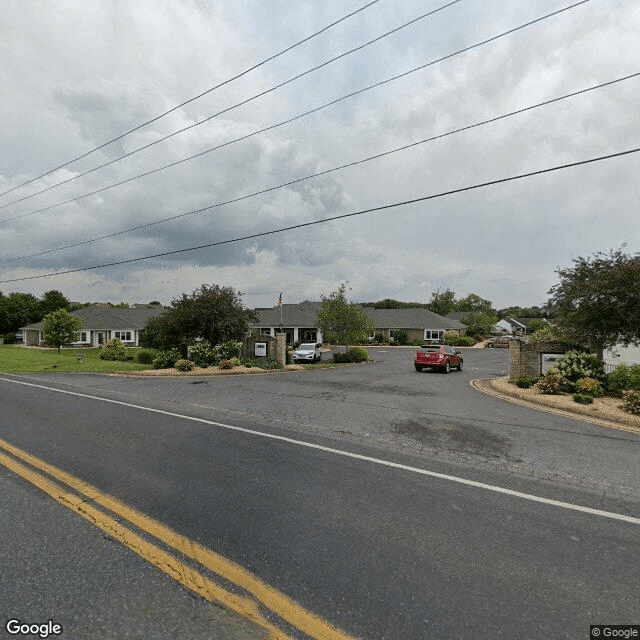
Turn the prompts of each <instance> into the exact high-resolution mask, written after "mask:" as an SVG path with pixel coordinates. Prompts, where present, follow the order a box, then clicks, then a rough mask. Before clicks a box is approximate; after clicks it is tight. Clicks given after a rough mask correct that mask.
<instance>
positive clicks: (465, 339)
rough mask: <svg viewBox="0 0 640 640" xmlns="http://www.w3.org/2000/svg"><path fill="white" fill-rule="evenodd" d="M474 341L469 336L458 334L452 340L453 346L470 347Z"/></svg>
mask: <svg viewBox="0 0 640 640" xmlns="http://www.w3.org/2000/svg"><path fill="white" fill-rule="evenodd" d="M475 343H476V341H475V340H474V339H473V338H472V337H471V336H458V337H457V338H456V339H455V340H454V342H453V346H454V347H471V346H473V345H474V344H475Z"/></svg>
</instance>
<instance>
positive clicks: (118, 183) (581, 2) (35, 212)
mask: <svg viewBox="0 0 640 640" xmlns="http://www.w3.org/2000/svg"><path fill="white" fill-rule="evenodd" d="M589 1H590V0H581V1H580V2H576V3H574V4H572V5H569V6H567V7H564V8H562V9H559V10H557V11H553V12H552V13H548V14H545V15H544V16H540V17H539V18H536V19H534V20H530V21H529V22H526V23H524V24H521V25H519V26H517V27H514V28H512V29H509V30H507V31H503V32H502V33H499V34H497V35H495V36H492V37H490V38H487V39H485V40H482V41H480V42H477V43H475V44H473V45H469V46H468V47H464V48H462V49H458V50H457V51H454V52H453V53H449V54H447V55H445V56H442V57H440V58H437V59H435V60H431V61H430V62H427V63H425V64H422V65H419V66H417V67H414V68H412V69H409V70H408V71H405V72H403V73H400V74H398V75H395V76H392V77H390V78H387V79H385V80H381V81H379V82H376V83H375V84H372V85H369V86H367V87H364V88H362V89H359V90H357V91H353V92H351V93H348V94H346V95H344V96H341V97H340V98H337V99H336V100H333V101H331V102H328V103H326V104H324V105H321V106H320V107H316V108H315V109H312V110H309V111H307V112H304V113H302V114H299V115H298V116H295V117H293V118H290V119H288V120H285V121H283V122H281V123H278V124H276V125H272V126H271V127H266V128H264V129H261V130H259V131H255V132H253V133H251V134H248V135H246V136H243V137H241V138H238V139H236V140H231V141H228V142H226V143H223V144H221V145H218V146H216V147H213V148H210V149H206V150H204V151H202V152H200V153H197V154H195V155H192V156H188V157H186V158H182V159H181V160H176V161H175V162H172V163H170V164H167V165H162V166H160V167H157V168H155V169H152V170H150V171H146V172H144V173H140V174H138V175H135V176H131V177H130V178H126V179H124V180H121V181H119V182H115V183H112V184H110V185H107V186H105V187H101V188H100V189H95V190H94V191H90V192H88V193H84V194H82V195H80V196H77V197H75V198H70V199H68V200H64V201H62V202H58V203H56V204H53V205H49V206H47V207H42V208H41V209H36V210H35V211H30V212H28V213H23V214H19V215H17V216H12V217H11V218H5V219H3V220H0V224H3V223H5V222H12V221H14V220H20V219H22V218H26V217H29V216H32V215H36V214H38V213H44V212H45V211H50V210H51V209H54V208H56V207H60V206H63V205H66V204H71V203H73V202H77V201H78V200H82V199H84V198H88V197H90V196H93V195H97V194H99V193H103V192H104V191H108V190H109V189H113V188H116V187H120V186H122V185H124V184H128V183H129V182H133V181H134V180H138V179H139V178H143V177H146V176H149V175H153V174H154V173H158V172H160V171H163V170H165V169H168V168H171V167H175V166H177V165H179V164H182V163H184V162H187V161H189V160H193V159H195V158H199V157H201V156H203V155H206V154H207V153H211V152H212V151H215V150H217V149H220V148H222V147H225V146H228V145H230V144H233V143H234V142H238V141H241V140H245V139H247V138H250V137H252V136H254V135H257V134H259V133H262V132H264V131H268V130H270V129H273V128H276V127H279V126H282V125H283V124H288V123H290V122H293V121H295V120H298V119H300V118H303V117H305V116H307V115H310V114H312V113H315V112H317V111H320V110H321V109H324V108H326V107H329V106H332V105H334V104H337V103H338V102H341V101H343V100H346V99H347V98H351V97H353V96H356V95H359V94H361V93H364V92H366V91H369V90H371V89H374V88H376V87H379V86H382V85H384V84H388V83H390V82H393V81H395V80H399V79H401V78H404V77H406V76H408V75H410V74H412V73H416V72H417V71H421V70H423V69H426V68H428V67H430V66H433V65H435V64H438V63H440V62H443V61H445V60H448V59H450V58H453V57H454V56H458V55H461V54H462V53H466V52H468V51H471V50H472V49H476V48H478V47H481V46H483V45H485V44H488V43H490V42H493V41H495V40H498V39H500V38H503V37H506V36H507V35H510V34H512V33H514V32H516V31H519V30H521V29H524V28H526V27H529V26H532V25H534V24H536V23H538V22H541V21H542V20H547V19H548V18H551V17H553V16H556V15H558V14H560V13H563V12H565V11H568V10H570V9H573V8H575V7H578V6H580V5H583V4H585V3H587V2H589ZM445 6H448V5H445ZM442 8H443V7H440V8H439V9H437V10H436V11H439V10H441V9H442ZM425 15H427V14H425ZM417 19H419V18H417ZM324 64H327V63H324ZM305 73H307V72H305ZM296 77H299V76H296ZM291 80H292V79H290V80H287V81H286V82H290V81H291ZM278 86H282V85H278ZM271 90H272V89H270V90H269V91H271ZM258 95H262V94H258ZM255 97H256V96H254V98H255ZM252 99H253V98H250V99H249V100H252ZM240 104H244V103H240ZM235 106H238V105H235ZM231 108H235V107H231ZM220 113H224V112H220ZM216 115H220V114H216ZM213 117H215V116H210V118H213ZM210 118H209V119H210ZM203 122H204V121H203ZM197 124H201V123H197ZM191 126H197V125H191ZM181 131H183V130H181ZM175 133H178V132H174V134H171V135H175ZM156 142H160V140H158V141H156ZM152 144H154V143H152ZM148 146H151V145H148ZM123 157H124V156H123ZM119 159H122V158H119ZM119 159H116V160H114V161H113V162H116V161H117V160H119ZM107 164H110V163H106V164H105V165H102V166H107ZM98 168H100V167H98ZM87 173H90V172H87ZM82 175H86V174H82ZM78 177H80V176H78ZM60 184H62V183H60ZM55 186H57V185H54V187H55ZM51 188H53V187H51ZM38 193H41V192H38ZM33 195H36V194H33ZM28 197H31V196H28ZM24 199H26V198H24ZM16 202H19V201H17V200H16V201H15V202H13V203H8V204H5V205H3V206H0V209H3V208H5V207H7V206H9V205H10V204H15V203H16Z"/></svg>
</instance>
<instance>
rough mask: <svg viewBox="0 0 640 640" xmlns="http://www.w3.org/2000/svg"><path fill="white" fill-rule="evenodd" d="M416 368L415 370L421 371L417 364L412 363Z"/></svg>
mask: <svg viewBox="0 0 640 640" xmlns="http://www.w3.org/2000/svg"><path fill="white" fill-rule="evenodd" d="M413 366H414V367H415V368H416V371H422V367H421V366H420V365H419V364H414V365H413Z"/></svg>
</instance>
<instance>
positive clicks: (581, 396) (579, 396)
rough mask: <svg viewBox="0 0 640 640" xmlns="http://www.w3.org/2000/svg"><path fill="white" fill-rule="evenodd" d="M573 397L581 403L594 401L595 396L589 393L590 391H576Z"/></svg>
mask: <svg viewBox="0 0 640 640" xmlns="http://www.w3.org/2000/svg"><path fill="white" fill-rule="evenodd" d="M572 398H573V401H574V402H577V403H579V404H592V403H593V396H591V395H589V394H588V393H574V394H573V396H572Z"/></svg>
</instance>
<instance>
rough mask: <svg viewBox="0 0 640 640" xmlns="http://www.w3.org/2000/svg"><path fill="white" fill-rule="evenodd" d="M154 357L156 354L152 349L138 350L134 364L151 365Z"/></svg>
mask: <svg viewBox="0 0 640 640" xmlns="http://www.w3.org/2000/svg"><path fill="white" fill-rule="evenodd" d="M155 357H156V352H155V351H153V350H152V349H140V351H138V353H136V362H139V363H140V364H153V359H154V358H155Z"/></svg>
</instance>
